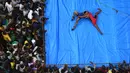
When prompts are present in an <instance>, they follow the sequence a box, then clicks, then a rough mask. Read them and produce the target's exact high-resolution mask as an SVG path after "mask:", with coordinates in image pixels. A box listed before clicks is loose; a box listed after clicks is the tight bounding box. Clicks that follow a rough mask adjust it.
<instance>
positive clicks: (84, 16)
mask: <svg viewBox="0 0 130 73" xmlns="http://www.w3.org/2000/svg"><path fill="white" fill-rule="evenodd" d="M78 17H79V18H86V15H83V16H78Z"/></svg>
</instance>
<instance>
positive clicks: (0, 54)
mask: <svg viewBox="0 0 130 73" xmlns="http://www.w3.org/2000/svg"><path fill="white" fill-rule="evenodd" d="M44 9H45V0H0V69H1V70H0V73H5V72H7V73H34V72H35V71H37V66H38V67H39V65H40V66H41V65H42V63H44V62H45V61H44V57H45V56H44V52H45V51H44V49H43V48H44V47H45V45H44V36H43V35H44V34H43V33H45V32H46V30H44V24H45V22H46V20H47V18H45V17H44ZM2 71H3V72H2ZM37 73H41V72H37Z"/></svg>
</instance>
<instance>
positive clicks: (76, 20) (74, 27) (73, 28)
mask: <svg viewBox="0 0 130 73" xmlns="http://www.w3.org/2000/svg"><path fill="white" fill-rule="evenodd" d="M79 20H80V18H77V19H76V22H75V24H74V26H73V28H72V30H74V29H75V28H76V26H77V24H78V21H79Z"/></svg>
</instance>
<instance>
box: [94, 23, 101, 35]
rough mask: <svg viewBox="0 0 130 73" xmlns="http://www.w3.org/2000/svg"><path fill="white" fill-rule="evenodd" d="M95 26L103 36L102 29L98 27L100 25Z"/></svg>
mask: <svg viewBox="0 0 130 73" xmlns="http://www.w3.org/2000/svg"><path fill="white" fill-rule="evenodd" d="M94 26H95V28H96V29H97V30H98V32H99V33H100V34H101V35H103V33H102V31H101V30H100V28H99V27H98V25H97V24H96V25H94Z"/></svg>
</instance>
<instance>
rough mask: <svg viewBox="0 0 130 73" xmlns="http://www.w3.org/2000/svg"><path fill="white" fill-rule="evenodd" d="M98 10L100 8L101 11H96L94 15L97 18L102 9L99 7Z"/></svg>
mask: <svg viewBox="0 0 130 73" xmlns="http://www.w3.org/2000/svg"><path fill="white" fill-rule="evenodd" d="M98 10H99V11H98V12H96V13H95V16H94V17H95V18H97V16H98V14H100V13H101V11H102V10H101V9H100V8H98Z"/></svg>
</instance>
